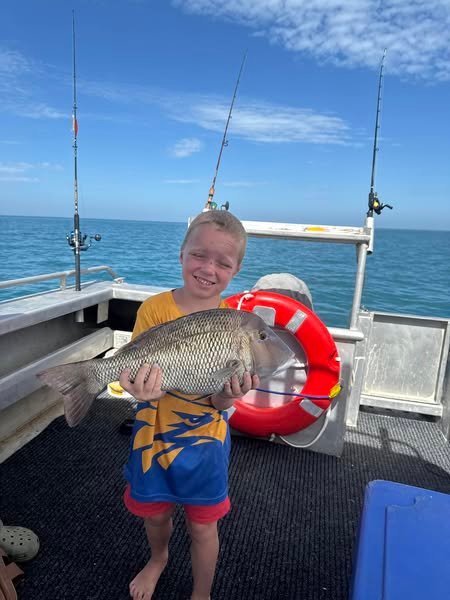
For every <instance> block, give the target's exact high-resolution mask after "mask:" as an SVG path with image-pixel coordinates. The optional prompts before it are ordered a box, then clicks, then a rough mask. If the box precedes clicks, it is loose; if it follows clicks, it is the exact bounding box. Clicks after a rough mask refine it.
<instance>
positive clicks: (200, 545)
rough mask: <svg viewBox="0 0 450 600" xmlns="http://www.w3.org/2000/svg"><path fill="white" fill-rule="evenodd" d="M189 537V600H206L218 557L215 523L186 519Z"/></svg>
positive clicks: (217, 538) (209, 592)
mask: <svg viewBox="0 0 450 600" xmlns="http://www.w3.org/2000/svg"><path fill="white" fill-rule="evenodd" d="M186 524H187V528H188V531H189V534H190V536H191V560H192V576H193V579H194V588H193V590H192V597H191V600H208V599H209V598H210V594H211V587H212V583H213V579H214V574H215V571H216V564H217V557H218V555H219V536H218V533H217V521H214V522H212V523H196V522H194V521H191V520H189V519H188V518H187V517H186Z"/></svg>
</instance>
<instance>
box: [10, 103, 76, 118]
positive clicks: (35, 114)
mask: <svg viewBox="0 0 450 600" xmlns="http://www.w3.org/2000/svg"><path fill="white" fill-rule="evenodd" d="M15 114H16V115H19V116H21V117H28V118H30V119H68V118H69V114H68V113H67V112H61V111H59V110H57V109H55V108H52V107H51V106H48V105H47V104H44V103H40V104H29V105H27V106H25V105H24V106H17V107H16V109H15Z"/></svg>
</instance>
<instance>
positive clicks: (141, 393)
mask: <svg viewBox="0 0 450 600" xmlns="http://www.w3.org/2000/svg"><path fill="white" fill-rule="evenodd" d="M129 376H130V369H125V371H123V372H122V374H121V376H120V379H119V383H120V385H121V386H122V387H123V389H124V390H126V391H127V392H128V393H129V394H131V395H132V396H133V397H134V398H136V400H137V401H138V402H149V401H151V400H158V399H159V398H162V396H164V394H165V393H166V392H163V391H162V390H161V380H162V371H161V367H160V366H159V365H151V366H150V365H148V364H144V365H142V367H140V369H139V371H138V372H137V373H136V377H135V380H134V381H133V382H131V381H130V380H129Z"/></svg>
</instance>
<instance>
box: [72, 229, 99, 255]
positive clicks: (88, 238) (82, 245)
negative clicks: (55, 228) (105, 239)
mask: <svg viewBox="0 0 450 600" xmlns="http://www.w3.org/2000/svg"><path fill="white" fill-rule="evenodd" d="M66 238H67V243H68V244H69V246H70V247H71V248H73V251H74V252H75V248H76V236H75V232H74V231H71V232H70V234H69V235H67V236H66ZM101 239H102V236H101V235H100V234H99V233H96V234H95V235H87V234H86V233H81V231H79V232H78V249H79V250H80V251H81V250H87V249H88V248H90V247H91V244H92V240H95V241H96V242H99V241H100V240H101Z"/></svg>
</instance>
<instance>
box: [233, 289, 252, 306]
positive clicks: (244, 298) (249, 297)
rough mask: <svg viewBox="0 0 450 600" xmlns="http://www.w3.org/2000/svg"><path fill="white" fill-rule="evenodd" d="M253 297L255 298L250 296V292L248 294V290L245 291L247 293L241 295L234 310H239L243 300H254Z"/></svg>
mask: <svg viewBox="0 0 450 600" xmlns="http://www.w3.org/2000/svg"><path fill="white" fill-rule="evenodd" d="M254 297H255V296H254V294H252V293H251V292H249V291H248V290H247V291H245V292H244V293H243V294H242V296H241V298H240V300H239V302H238V305H237V308H236V310H241V306H242V304H243V302H245V300H250V299H251V298H254Z"/></svg>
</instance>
